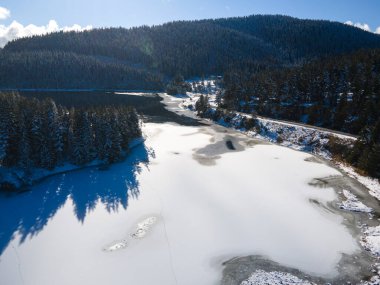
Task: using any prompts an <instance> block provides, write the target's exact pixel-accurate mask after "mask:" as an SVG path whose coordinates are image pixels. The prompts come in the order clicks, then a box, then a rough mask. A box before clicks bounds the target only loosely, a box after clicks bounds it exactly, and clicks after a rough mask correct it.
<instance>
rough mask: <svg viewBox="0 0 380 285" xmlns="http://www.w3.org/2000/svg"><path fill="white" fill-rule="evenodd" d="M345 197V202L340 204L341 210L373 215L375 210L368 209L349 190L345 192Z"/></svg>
mask: <svg viewBox="0 0 380 285" xmlns="http://www.w3.org/2000/svg"><path fill="white" fill-rule="evenodd" d="M343 195H344V197H346V200H345V201H342V203H338V206H339V208H341V209H344V210H347V211H352V212H362V213H371V212H373V209H372V208H370V207H367V206H366V205H364V204H363V203H362V202H360V201H359V200H358V198H357V197H356V196H355V195H354V194H352V193H351V192H350V191H348V190H343Z"/></svg>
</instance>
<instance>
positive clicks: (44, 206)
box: [0, 144, 154, 256]
mask: <svg viewBox="0 0 380 285" xmlns="http://www.w3.org/2000/svg"><path fill="white" fill-rule="evenodd" d="M151 157H154V152H153V151H151V150H149V149H147V147H146V146H145V145H144V144H141V145H138V146H136V147H134V148H133V150H132V151H131V153H130V154H129V156H128V158H127V159H126V160H125V161H124V162H121V163H117V164H114V165H111V166H110V168H109V169H108V170H105V171H102V170H99V169H97V168H95V167H94V168H90V169H85V170H80V171H76V172H71V173H69V174H61V175H57V176H53V177H51V178H48V179H46V180H45V181H44V182H42V183H41V184H39V185H36V186H34V187H33V189H32V191H27V192H24V193H21V194H17V195H13V196H8V197H7V196H4V195H3V194H2V195H3V196H0V256H1V254H2V253H3V251H4V250H5V249H6V248H7V246H8V244H9V243H10V241H12V240H13V239H14V238H15V236H16V234H18V235H20V242H21V243H23V242H24V241H25V240H26V239H27V238H32V237H33V236H35V235H37V234H38V233H39V232H40V231H41V230H42V229H43V228H44V227H45V225H46V224H47V223H48V221H49V220H50V218H52V217H54V215H55V214H56V213H57V211H58V210H59V209H60V208H61V207H62V206H63V205H65V203H66V202H67V200H68V199H71V201H72V203H73V206H74V214H75V216H76V217H77V219H78V221H80V222H82V223H83V222H84V220H85V218H86V215H87V214H88V213H89V212H91V211H92V210H94V209H95V207H96V206H97V205H98V204H99V203H101V204H102V205H104V207H105V208H106V209H107V211H108V212H116V211H118V209H120V207H121V208H123V209H126V208H127V207H128V200H129V199H130V198H137V197H138V196H139V181H138V178H137V175H138V174H139V173H140V171H141V169H142V167H147V166H148V164H149V160H150V158H151Z"/></svg>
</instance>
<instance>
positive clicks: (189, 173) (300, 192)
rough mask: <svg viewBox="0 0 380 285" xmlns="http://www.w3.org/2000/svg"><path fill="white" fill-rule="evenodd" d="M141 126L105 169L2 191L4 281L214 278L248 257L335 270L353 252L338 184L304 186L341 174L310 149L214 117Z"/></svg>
mask: <svg viewBox="0 0 380 285" xmlns="http://www.w3.org/2000/svg"><path fill="white" fill-rule="evenodd" d="M143 132H144V134H145V136H146V142H145V145H140V146H137V147H135V148H134V149H133V151H132V153H131V155H130V157H129V159H128V160H127V161H125V162H123V163H119V164H115V165H113V166H111V167H110V169H109V170H106V171H101V170H97V169H86V170H81V171H78V172H72V173H67V174H64V175H58V176H55V177H51V178H49V179H47V180H45V181H44V182H42V183H41V184H39V185H36V186H34V187H32V189H31V191H28V192H25V193H22V194H19V195H15V196H4V195H3V196H0V211H1V214H0V284H5V285H7V284H12V285H18V284H20V285H21V284H33V285H34V284H35V285H45V284H46V285H51V284H62V285H63V284H65V285H66V284H139V285H140V284H142V285H144V284H165V285H169V284H181V285H190V284H191V285H193V284H205V285H206V284H220V282H221V280H222V278H223V269H224V266H223V263H225V262H226V261H228V260H231V259H232V258H234V257H244V256H262V257H265V259H267V260H270V261H272V262H275V263H279V264H281V266H284V267H290V268H294V269H298V270H300V271H302V272H304V273H305V274H308V275H310V276H315V277H322V278H327V279H333V278H335V277H336V276H338V275H339V272H340V271H341V270H344V268H343V269H342V268H340V266H341V258H342V256H346V257H347V256H351V255H359V254H361V248H360V246H359V244H358V242H357V239H356V238H355V234H354V232H353V230H351V229H350V227H349V226H348V225H347V223H349V222H350V221H347V219H345V218H344V217H343V216H342V215H339V214H337V213H336V211H333V210H331V207H330V206H331V204H333V203H335V202H336V200H337V197H338V196H337V194H336V192H335V190H334V189H333V188H329V187H323V188H320V187H315V186H313V185H311V184H312V183H311V182H312V181H313V179H315V178H325V177H330V176H332V177H339V176H341V173H340V172H338V171H337V170H335V169H333V168H331V167H329V166H327V165H325V164H323V163H317V162H316V161H315V160H314V159H311V155H309V154H306V153H302V152H297V151H294V150H291V149H287V148H284V147H279V146H276V145H271V144H266V143H263V142H260V141H256V140H253V139H250V138H248V137H245V136H244V135H242V134H239V133H238V132H235V131H232V130H227V129H224V128H222V127H218V126H212V127H210V126H181V125H177V124H174V123H160V124H158V123H146V124H145V125H144V126H143ZM351 222H352V223H354V221H351Z"/></svg>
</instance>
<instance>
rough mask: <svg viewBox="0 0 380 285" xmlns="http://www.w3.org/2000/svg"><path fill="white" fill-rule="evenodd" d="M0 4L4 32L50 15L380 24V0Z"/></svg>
mask: <svg viewBox="0 0 380 285" xmlns="http://www.w3.org/2000/svg"><path fill="white" fill-rule="evenodd" d="M1 7H3V8H6V9H7V10H8V11H9V12H10V15H7V16H5V15H4V13H3V17H1V10H0V37H1V34H3V35H4V34H5V33H8V34H10V32H9V31H8V30H9V29H10V28H9V27H10V25H11V24H12V22H15V21H16V22H17V24H20V25H21V26H20V25H17V27H16V25H14V27H13V31H14V30H17V31H18V30H20V29H24V28H25V27H26V26H27V25H30V24H33V25H36V26H38V27H39V26H44V27H45V29H47V30H49V29H48V28H47V24H48V22H49V20H54V23H53V25H52V26H57V25H58V24H59V27H56V28H55V29H62V27H65V26H66V27H67V26H68V27H71V26H72V25H73V24H78V25H80V26H81V27H83V26H87V25H91V26H92V27H109V26H122V27H131V26H139V25H144V24H146V25H153V24H161V23H164V22H168V21H172V20H190V19H204V18H218V17H230V16H243V15H251V14H284V15H290V16H295V17H299V18H310V19H327V20H333V21H339V22H346V21H351V22H352V23H361V24H362V25H364V24H368V25H369V27H370V28H371V30H372V31H375V30H376V29H377V27H380V16H379V15H380V0H234V1H230V0H192V1H188V0H137V1H134V0H133V1H132V0H107V1H104V0H103V1H101V0H1V2H0V8H1ZM1 18H2V19H1ZM6 28H7V29H8V30H5V29H6ZM32 28H34V27H30V29H32ZM76 28H77V29H79V27H77V26H76ZM365 28H367V27H365ZM51 30H52V29H50V30H49V31H51ZM53 30H54V29H53ZM28 33H33V32H31V31H29V30H28V31H24V34H28ZM24 34H22V33H21V35H24ZM0 46H1V42H0Z"/></svg>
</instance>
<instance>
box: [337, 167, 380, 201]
mask: <svg viewBox="0 0 380 285" xmlns="http://www.w3.org/2000/svg"><path fill="white" fill-rule="evenodd" d="M337 166H338V167H339V168H340V169H341V170H343V171H344V172H345V173H346V174H347V175H348V176H350V177H352V178H354V179H356V180H358V181H359V182H360V183H361V184H363V185H364V186H365V187H367V188H368V190H369V194H371V195H372V196H373V197H375V198H376V199H378V200H380V183H379V180H378V179H375V178H370V177H367V176H363V175H360V174H358V173H357V172H356V171H355V170H354V169H353V168H352V167H350V166H347V165H345V164H343V163H338V164H337Z"/></svg>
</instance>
